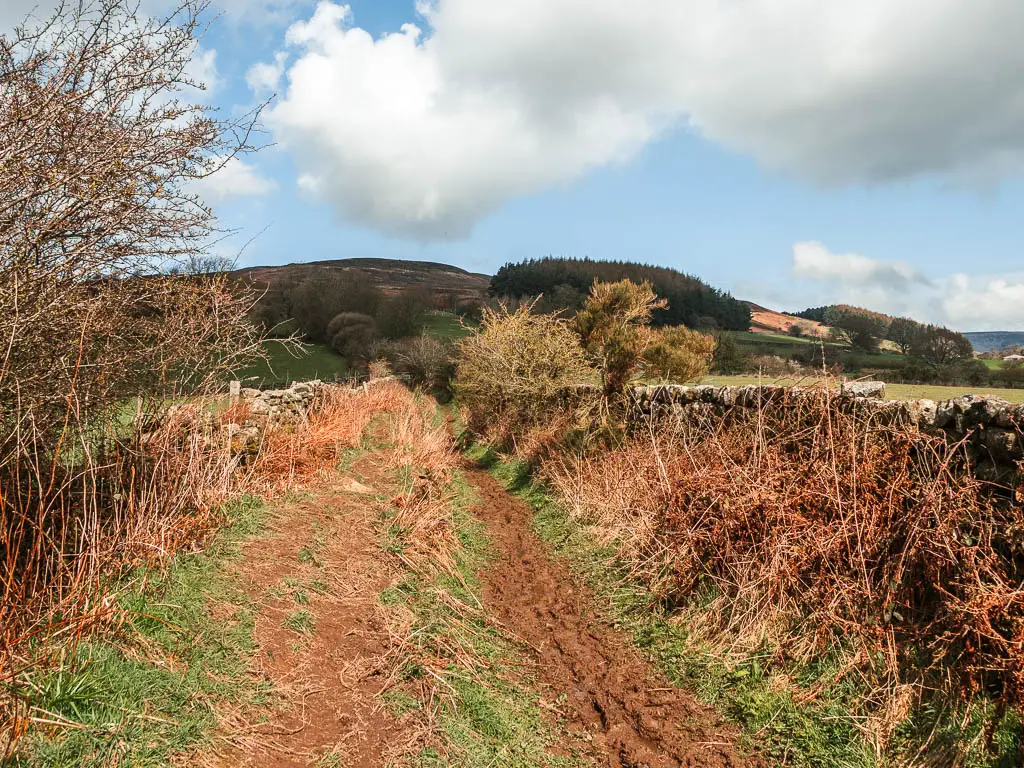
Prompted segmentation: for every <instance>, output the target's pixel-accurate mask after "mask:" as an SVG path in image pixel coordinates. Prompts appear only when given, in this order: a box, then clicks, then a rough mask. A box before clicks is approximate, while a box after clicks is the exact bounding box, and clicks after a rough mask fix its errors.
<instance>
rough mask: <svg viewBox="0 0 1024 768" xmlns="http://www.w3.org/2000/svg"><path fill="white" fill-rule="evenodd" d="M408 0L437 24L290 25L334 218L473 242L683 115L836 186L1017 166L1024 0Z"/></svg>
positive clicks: (308, 122)
mask: <svg viewBox="0 0 1024 768" xmlns="http://www.w3.org/2000/svg"><path fill="white" fill-rule="evenodd" d="M416 8H417V12H418V13H419V14H420V16H421V17H422V18H423V19H424V21H425V25H426V29H424V30H421V29H419V28H417V27H416V26H413V25H405V26H403V27H402V29H401V30H400V31H397V32H395V33H393V34H390V35H386V36H383V37H380V38H376V39H374V38H373V37H371V36H370V35H369V34H368V33H367V32H365V31H364V30H362V29H360V28H358V27H356V26H354V25H355V21H356V20H355V19H354V18H353V17H352V14H351V11H350V10H349V7H348V6H343V5H338V4H335V3H330V2H321V3H320V5H319V6H318V7H317V10H316V12H315V13H314V15H313V16H312V17H311V18H310V19H308V20H305V21H302V22H299V23H297V24H294V25H293V26H292V27H291V28H290V29H289V31H288V33H287V38H286V39H287V44H288V46H290V47H291V48H292V49H293V50H294V53H295V54H296V55H295V58H294V60H293V62H292V63H291V65H290V67H289V68H288V70H287V81H288V87H287V91H286V92H285V94H284V96H283V97H282V99H281V100H280V101H279V102H278V104H277V105H276V106H275V108H274V109H273V110H272V111H271V113H270V114H269V115H268V118H269V120H268V122H269V123H270V125H271V126H272V128H273V129H274V130H275V133H276V135H277V137H278V139H279V140H280V141H281V142H282V143H283V144H284V145H285V146H287V147H288V148H289V149H291V150H292V151H293V152H294V153H295V155H296V157H297V159H298V161H299V165H300V167H301V169H302V172H303V173H305V174H306V175H307V176H308V177H315V178H316V181H317V183H316V184H315V185H313V186H316V187H317V188H318V189H319V190H321V194H322V195H323V196H325V197H326V198H327V199H329V200H330V201H332V202H333V204H334V206H335V208H336V210H337V211H338V213H339V215H341V216H342V217H343V218H344V219H346V220H350V221H355V222H359V223H363V224H368V225H371V226H374V227H377V228H379V229H382V230H385V231H390V232H397V233H402V234H406V235H413V236H416V237H419V238H422V239H432V238H442V237H445V236H448V237H456V236H460V235H464V234H465V233H467V232H468V231H469V230H470V229H471V227H472V225H473V224H474V223H475V222H476V221H477V220H478V219H479V218H480V217H482V216H484V215H486V214H487V213H488V212H489V211H491V210H493V209H495V208H496V207H498V206H500V205H501V204H502V203H504V202H505V201H507V200H508V199H510V198H512V197H514V196H516V195H521V194H526V193H530V192H533V191H536V190H538V189H541V188H544V187H547V186H550V185H553V184H558V183H564V182H568V181H572V180H573V179H575V178H577V177H579V176H580V175H581V174H583V173H585V172H586V171H587V170H588V169H590V168H593V167H595V166H600V165H604V164H608V163H614V162H619V161H623V160H627V159H629V158H631V157H632V156H634V155H635V154H636V153H637V151H638V150H639V149H640V148H641V147H643V146H644V144H645V143H647V142H649V141H651V140H653V139H655V138H657V137H659V136H661V135H663V134H664V133H665V131H666V130H667V129H669V128H671V127H672V126H679V125H687V126H689V128H690V129H691V130H694V131H696V132H699V133H701V134H703V135H704V136H706V137H707V138H709V139H710V140H713V141H716V142H719V143H721V144H723V145H725V146H728V147H730V148H732V149H734V150H737V151H741V152H745V153H748V154H751V155H753V156H754V157H756V158H757V159H758V160H759V161H761V162H762V163H764V164H765V165H767V166H771V167H775V168H780V169H783V170H786V171H789V172H793V173H796V174H799V175H802V176H804V177H806V178H809V179H812V180H816V181H820V182H825V183H858V182H884V181H888V180H892V179H902V178H907V177H913V176H917V175H922V174H938V175H942V176H945V177H949V178H955V179H958V180H962V179H964V178H971V179H972V180H976V179H994V180H998V179H1000V178H1003V177H1005V176H1008V175H1012V174H1016V173H1018V172H1020V171H1021V170H1022V169H1024V46H1021V45H1019V33H1020V30H1021V29H1022V28H1024V3H1016V2H1008V1H1007V0H977V2H974V3H964V2H963V0H904V2H900V3H894V2H892V1H891V0H861V2H858V3H822V2H820V0H727V1H723V0H633V2H630V3H623V2H621V1H620V0H520V1H519V2H517V3H508V2H506V1H505V0H436V1H435V2H429V1H428V0H420V2H417V3H416ZM268 66H271V67H273V66H274V65H268ZM685 182H686V180H684V179H683V180H680V183H685ZM307 186H309V185H308V184H307Z"/></svg>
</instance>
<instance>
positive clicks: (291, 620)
mask: <svg viewBox="0 0 1024 768" xmlns="http://www.w3.org/2000/svg"><path fill="white" fill-rule="evenodd" d="M284 626H286V627H287V628H288V629H290V630H292V631H293V632H298V633H299V634H302V635H309V634H312V633H313V632H314V630H315V629H316V620H315V619H314V618H313V615H312V614H311V613H310V612H309V611H305V610H302V611H293V612H292V613H290V614H288V617H287V618H286V619H285V620H284Z"/></svg>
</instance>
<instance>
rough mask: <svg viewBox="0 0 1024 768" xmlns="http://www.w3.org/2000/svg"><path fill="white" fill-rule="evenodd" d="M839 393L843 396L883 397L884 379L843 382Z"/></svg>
mask: <svg viewBox="0 0 1024 768" xmlns="http://www.w3.org/2000/svg"><path fill="white" fill-rule="evenodd" d="M839 394H841V395H843V396H844V397H875V398H879V399H881V398H883V397H885V382H884V381H848V382H843V384H842V386H841V387H840V389H839Z"/></svg>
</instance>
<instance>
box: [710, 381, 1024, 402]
mask: <svg viewBox="0 0 1024 768" xmlns="http://www.w3.org/2000/svg"><path fill="white" fill-rule="evenodd" d="M813 381H814V379H795V378H781V379H773V378H770V377H761V378H758V377H757V376H707V377H705V378H704V379H702V380H701V382H700V383H701V384H712V385H714V386H716V387H723V386H735V387H743V386H747V385H748V384H778V385H782V386H795V385H804V386H806V385H808V384H810V383H812V382H813ZM960 395H989V396H991V397H1002V398H1004V399H1006V400H1009V401H1010V402H1011V403H1024V389H998V388H995V387H970V386H962V387H940V386H930V385H926V384H920V385H919V384H887V385H886V389H885V396H886V398H887V399H889V400H922V399H927V400H951V399H952V398H954V397H959V396H960Z"/></svg>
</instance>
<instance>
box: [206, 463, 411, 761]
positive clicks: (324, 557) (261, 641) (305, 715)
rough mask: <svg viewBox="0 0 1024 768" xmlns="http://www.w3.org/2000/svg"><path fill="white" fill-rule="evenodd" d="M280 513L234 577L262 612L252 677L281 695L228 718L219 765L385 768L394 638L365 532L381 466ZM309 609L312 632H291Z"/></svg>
mask: <svg viewBox="0 0 1024 768" xmlns="http://www.w3.org/2000/svg"><path fill="white" fill-rule="evenodd" d="M357 469H359V470H362V471H364V472H366V473H367V474H368V475H371V477H365V476H360V478H359V479H360V480H361V481H362V483H367V484H368V485H362V484H360V483H358V482H353V481H352V480H351V479H350V478H348V479H346V478H338V479H337V480H336V482H335V483H334V484H333V485H331V486H329V487H325V488H322V489H320V490H318V491H316V492H315V493H314V494H313V495H312V498H308V499H304V500H302V501H298V502H293V503H288V504H285V505H283V506H282V507H280V508H279V510H278V512H277V514H276V515H275V518H274V521H273V524H272V533H271V535H269V536H265V537H261V538H259V539H256V540H253V541H251V542H249V544H248V545H247V546H246V548H245V550H244V552H243V556H242V558H241V560H240V563H241V565H240V567H239V569H238V576H239V578H240V579H241V580H242V582H243V584H245V585H246V589H247V591H248V592H249V594H250V596H251V597H252V598H253V599H254V600H256V601H257V603H258V605H259V614H258V616H257V619H256V628H255V639H256V645H257V648H258V651H257V654H256V656H255V658H254V659H253V664H252V673H253V674H254V675H257V676H260V677H262V678H265V679H266V680H267V681H268V682H270V683H271V684H272V685H273V687H274V690H275V693H276V694H277V695H278V696H279V697H280V698H279V699H278V700H276V701H274V702H273V706H271V707H269V708H267V709H266V710H265V711H262V712H256V713H246V714H245V716H244V717H243V716H236V717H234V718H230V717H223V716H222V719H223V720H224V722H223V724H222V736H223V740H224V741H226V742H227V743H228V744H229V745H231V747H230V748H229V749H227V750H226V751H224V752H223V753H222V754H220V755H218V756H217V762H216V763H215V764H217V765H220V766H225V767H226V766H247V767H248V768H271V766H311V765H316V764H317V763H318V761H322V762H321V764H324V765H332V766H334V765H337V766H346V767H347V766H352V767H353V768H356V767H359V768H361V767H362V766H366V767H367V768H370V767H371V766H380V765H384V763H385V762H386V761H387V760H388V756H389V755H390V754H392V753H393V752H394V751H396V750H400V748H401V745H402V743H403V738H404V735H405V734H404V730H405V729H404V728H403V724H402V723H401V722H398V721H396V720H395V718H393V717H391V716H390V715H389V714H388V712H387V711H386V710H385V709H384V707H383V705H382V703H381V701H380V699H379V694H380V693H381V692H382V690H383V689H384V688H385V686H386V683H387V681H386V679H385V678H386V672H387V668H386V664H385V660H386V656H387V653H388V652H389V650H390V642H389V636H388V634H387V632H386V628H384V627H383V626H382V622H381V617H380V615H379V614H378V613H377V610H376V605H377V595H378V594H379V593H380V591H381V590H382V589H384V588H386V587H387V586H389V585H390V583H391V580H392V578H393V575H394V574H393V573H391V572H390V571H389V569H388V568H387V566H386V565H385V563H384V559H383V558H382V557H381V553H380V548H379V546H378V544H377V541H376V537H375V534H374V531H373V528H372V525H371V520H372V518H373V516H374V515H375V508H374V505H373V503H372V502H371V501H370V499H369V497H368V496H366V495H365V494H366V492H367V491H372V488H371V487H370V486H372V485H373V482H374V478H373V477H372V475H373V474H375V473H376V471H377V470H376V468H375V467H374V466H373V465H372V463H371V462H370V461H365V462H363V463H362V465H361V466H360V465H359V464H357ZM300 611H306V612H308V614H309V616H310V618H311V621H312V622H313V624H312V631H309V632H302V631H297V630H296V629H295V628H293V627H290V626H288V624H287V623H286V622H287V620H288V618H289V617H294V616H295V615H296V614H297V613H298V612H300Z"/></svg>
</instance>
